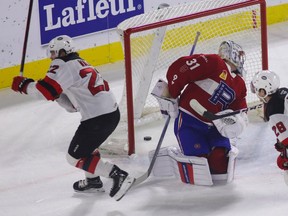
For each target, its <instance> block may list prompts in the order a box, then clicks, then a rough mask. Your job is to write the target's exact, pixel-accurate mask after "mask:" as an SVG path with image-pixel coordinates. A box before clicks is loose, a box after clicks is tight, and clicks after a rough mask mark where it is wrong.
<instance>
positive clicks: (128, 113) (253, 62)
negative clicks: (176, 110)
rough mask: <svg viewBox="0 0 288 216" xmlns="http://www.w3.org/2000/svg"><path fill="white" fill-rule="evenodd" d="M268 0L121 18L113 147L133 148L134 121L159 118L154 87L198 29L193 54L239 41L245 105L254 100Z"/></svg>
mask: <svg viewBox="0 0 288 216" xmlns="http://www.w3.org/2000/svg"><path fill="white" fill-rule="evenodd" d="M266 28H267V27H266V3H265V1H264V0H201V1H195V2H193V3H189V4H183V5H178V6H174V7H164V8H162V9H158V10H155V11H151V12H149V13H145V14H142V15H138V16H135V17H132V18H130V19H127V20H125V21H123V22H122V23H120V24H119V25H118V27H117V31H118V33H119V35H120V38H121V42H122V45H123V50H124V55H125V84H124V90H123V96H122V99H121V102H120V111H121V120H120V124H119V126H118V128H117V129H116V131H115V132H114V134H112V136H111V138H110V139H109V140H108V142H107V143H108V148H109V144H112V145H110V146H111V148H112V149H113V148H116V146H117V145H118V148H119V149H118V150H117V151H118V152H119V151H120V149H122V150H123V149H124V150H125V151H128V154H129V155H130V154H133V153H134V152H135V137H134V136H135V135H134V134H135V130H136V128H137V126H138V125H142V124H146V123H148V122H151V121H155V120H157V119H160V118H162V116H161V114H160V112H159V106H158V103H157V101H156V100H155V98H154V97H153V96H151V95H150V92H151V90H152V88H153V87H154V86H155V83H156V82H157V81H158V79H160V78H162V79H164V80H166V78H165V75H166V71H167V68H168V67H169V66H170V64H171V63H172V62H173V61H175V60H176V59H178V58H179V57H181V56H185V55H189V54H190V52H191V48H192V45H193V42H194V39H195V36H196V33H197V32H200V33H201V34H200V37H199V39H198V43H197V45H196V49H195V51H194V53H205V54H209V53H217V52H218V48H219V45H220V43H221V42H222V41H223V40H233V41H235V42H236V43H238V44H240V45H241V46H242V47H243V49H244V51H245V53H246V61H245V65H244V68H245V70H246V71H247V75H246V85H247V90H248V96H247V101H248V103H249V104H251V103H253V102H256V101H258V100H257V98H256V96H255V95H253V94H251V93H250V91H249V89H250V87H249V85H250V81H251V79H252V76H253V74H254V73H255V72H256V71H259V70H261V69H267V67H268V62H267V61H268V60H267V29H266Z"/></svg>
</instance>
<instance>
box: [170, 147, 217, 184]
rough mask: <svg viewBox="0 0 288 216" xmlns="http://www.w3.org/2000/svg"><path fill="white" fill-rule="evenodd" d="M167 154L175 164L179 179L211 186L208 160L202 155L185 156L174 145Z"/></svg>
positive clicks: (188, 182)
mask: <svg viewBox="0 0 288 216" xmlns="http://www.w3.org/2000/svg"><path fill="white" fill-rule="evenodd" d="M168 154H169V155H170V157H171V158H172V159H173V161H174V163H175V164H177V167H178V173H177V175H178V176H179V177H180V179H181V181H182V182H184V183H187V184H194V185H202V186H211V185H213V182H212V177H211V174H210V170H209V165H208V161H207V159H206V158H204V157H196V156H185V155H183V154H182V153H181V152H180V150H179V149H178V148H176V147H174V148H169V149H168Z"/></svg>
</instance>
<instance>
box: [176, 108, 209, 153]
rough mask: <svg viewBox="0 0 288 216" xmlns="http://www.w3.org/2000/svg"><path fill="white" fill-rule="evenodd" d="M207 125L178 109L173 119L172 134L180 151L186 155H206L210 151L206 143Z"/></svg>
mask: <svg viewBox="0 0 288 216" xmlns="http://www.w3.org/2000/svg"><path fill="white" fill-rule="evenodd" d="M208 130H209V126H208V125H207V124H204V123H203V122H201V121H199V120H197V119H196V118H194V117H192V116H190V115H188V114H186V113H184V112H182V111H180V114H179V116H178V117H177V118H176V119H175V123H174V134H175V136H176V138H177V141H178V144H179V147H180V149H181V151H182V153H183V154H184V155H186V156H198V157H207V155H208V154H209V152H210V147H209V144H208V143H207V133H208Z"/></svg>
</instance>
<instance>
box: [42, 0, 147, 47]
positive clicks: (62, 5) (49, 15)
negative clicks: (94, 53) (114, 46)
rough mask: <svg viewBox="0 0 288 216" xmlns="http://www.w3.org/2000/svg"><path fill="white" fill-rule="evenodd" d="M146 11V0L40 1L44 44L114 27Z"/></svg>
mask: <svg viewBox="0 0 288 216" xmlns="http://www.w3.org/2000/svg"><path fill="white" fill-rule="evenodd" d="M142 13H144V4H143V0H60V1H59V0H39V18H40V33H41V44H47V43H49V41H50V40H51V39H53V38H54V37H56V36H58V35H63V34H65V35H69V36H70V37H75V36H80V35H85V34H90V33H93V32H99V31H103V30H107V29H111V28H115V27H116V26H117V25H118V24H119V23H121V22H122V21H123V20H125V19H127V18H129V17H132V16H135V15H138V14H142Z"/></svg>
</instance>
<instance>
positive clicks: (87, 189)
mask: <svg viewBox="0 0 288 216" xmlns="http://www.w3.org/2000/svg"><path fill="white" fill-rule="evenodd" d="M73 188H74V190H75V191H76V192H82V193H94V192H105V190H104V188H103V183H102V181H101V179H100V177H99V176H98V177H95V178H86V179H84V180H79V181H77V182H75V183H74V184H73Z"/></svg>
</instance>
